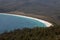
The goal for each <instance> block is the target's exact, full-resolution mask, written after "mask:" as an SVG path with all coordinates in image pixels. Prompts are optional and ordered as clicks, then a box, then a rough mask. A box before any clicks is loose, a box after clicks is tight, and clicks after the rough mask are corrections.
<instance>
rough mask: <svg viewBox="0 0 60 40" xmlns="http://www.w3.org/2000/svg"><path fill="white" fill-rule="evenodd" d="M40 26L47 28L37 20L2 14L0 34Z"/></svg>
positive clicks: (0, 17) (0, 15)
mask: <svg viewBox="0 0 60 40" xmlns="http://www.w3.org/2000/svg"><path fill="white" fill-rule="evenodd" d="M38 26H39V27H45V25H44V24H43V23H41V22H39V21H36V20H32V19H29V18H23V17H17V16H10V15H3V14H0V32H4V31H10V30H14V29H18V28H20V29H22V28H34V27H38Z"/></svg>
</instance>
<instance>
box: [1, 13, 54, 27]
mask: <svg viewBox="0 0 60 40" xmlns="http://www.w3.org/2000/svg"><path fill="white" fill-rule="evenodd" d="M0 14H3V15H10V16H17V17H24V18H29V19H33V20H36V21H39V22H42V23H44V24H45V25H46V27H50V26H53V24H52V23H50V22H48V21H45V20H41V19H38V18H34V17H28V16H23V15H16V14H8V13H0Z"/></svg>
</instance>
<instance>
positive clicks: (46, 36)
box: [0, 25, 60, 40]
mask: <svg viewBox="0 0 60 40" xmlns="http://www.w3.org/2000/svg"><path fill="white" fill-rule="evenodd" d="M0 40H60V26H57V25H56V26H54V27H49V28H47V27H46V28H38V27H36V28H32V29H29V28H24V29H16V30H14V31H10V32H4V33H2V34H0Z"/></svg>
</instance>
